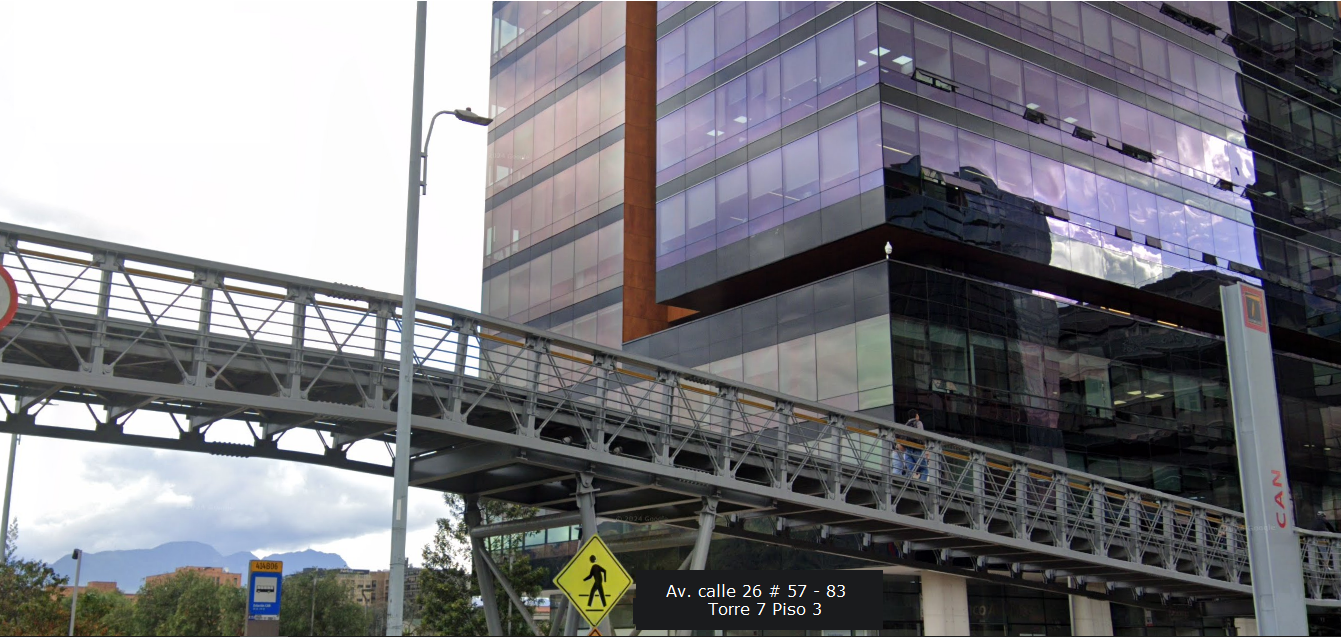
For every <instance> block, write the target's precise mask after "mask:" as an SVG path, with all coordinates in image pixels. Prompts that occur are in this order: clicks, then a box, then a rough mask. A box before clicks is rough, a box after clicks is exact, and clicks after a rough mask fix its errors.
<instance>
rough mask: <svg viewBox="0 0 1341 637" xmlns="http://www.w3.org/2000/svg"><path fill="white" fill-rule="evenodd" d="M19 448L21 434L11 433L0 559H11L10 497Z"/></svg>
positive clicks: (0, 532)
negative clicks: (15, 456)
mask: <svg viewBox="0 0 1341 637" xmlns="http://www.w3.org/2000/svg"><path fill="white" fill-rule="evenodd" d="M18 450H19V435H18V434H10V435H9V470H8V471H7V472H6V473H5V512H4V516H3V517H4V519H5V520H4V523H5V528H3V529H0V560H8V559H9V497H10V495H11V494H13V493H14V454H15V453H16V452H17V451H18Z"/></svg>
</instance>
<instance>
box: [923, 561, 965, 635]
mask: <svg viewBox="0 0 1341 637" xmlns="http://www.w3.org/2000/svg"><path fill="white" fill-rule="evenodd" d="M922 634H923V635H967V634H969V607H968V580H965V579H964V578H962V577H956V576H954V575H944V574H941V573H934V572H931V571H922Z"/></svg>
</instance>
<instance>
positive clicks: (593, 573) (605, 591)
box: [554, 535, 633, 627]
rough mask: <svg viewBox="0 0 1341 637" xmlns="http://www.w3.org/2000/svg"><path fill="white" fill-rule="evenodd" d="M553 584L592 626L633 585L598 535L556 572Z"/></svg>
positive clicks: (631, 579) (626, 572)
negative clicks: (557, 573) (556, 575)
mask: <svg viewBox="0 0 1341 637" xmlns="http://www.w3.org/2000/svg"><path fill="white" fill-rule="evenodd" d="M554 585H555V586H557V587H558V588H559V590H561V591H563V594H564V595H567V596H568V606H569V608H572V609H575V610H576V611H577V612H579V613H581V614H582V618H583V619H585V620H587V623H588V624H589V625H591V626H592V627H595V626H598V625H600V623H601V620H602V619H605V616H606V615H608V614H610V609H612V608H614V607H615V604H616V603H618V602H619V598H620V597H623V595H624V593H625V592H627V591H628V590H629V587H630V586H632V585H633V578H632V577H629V573H628V571H625V570H624V567H623V566H622V565H620V563H619V560H617V559H615V554H614V553H611V552H610V547H608V546H606V545H605V542H603V541H602V540H601V536H599V535H593V536H591V539H590V540H587V541H586V542H585V543H583V544H582V548H580V549H578V550H577V555H574V556H573V559H572V560H570V561H569V562H568V564H567V565H566V566H564V567H563V570H562V571H559V575H558V577H555V578H554Z"/></svg>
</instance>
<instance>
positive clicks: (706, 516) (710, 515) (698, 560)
mask: <svg viewBox="0 0 1341 637" xmlns="http://www.w3.org/2000/svg"><path fill="white" fill-rule="evenodd" d="M716 527H717V498H703V509H702V510H700V511H699V512H698V537H697V538H696V539H695V540H694V552H693V554H692V555H691V558H690V563H689V570H691V571H701V570H703V569H705V568H707V567H708V547H709V546H711V544H712V530H713V529H714V528H716Z"/></svg>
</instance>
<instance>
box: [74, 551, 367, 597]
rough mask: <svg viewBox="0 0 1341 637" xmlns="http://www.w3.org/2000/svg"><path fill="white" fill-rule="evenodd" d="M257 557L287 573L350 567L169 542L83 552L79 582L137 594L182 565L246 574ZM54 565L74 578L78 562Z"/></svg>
mask: <svg viewBox="0 0 1341 637" xmlns="http://www.w3.org/2000/svg"><path fill="white" fill-rule="evenodd" d="M255 559H266V560H276V561H282V562H284V574H285V575H288V574H290V573H297V572H299V571H301V570H303V569H305V568H310V567H316V568H348V565H347V564H345V560H344V558H342V557H340V556H339V555H336V554H335V553H322V552H321V551H313V550H306V551H297V552H293V553H275V554H273V555H267V556H265V557H264V558H258V557H256V556H255V555H253V554H251V553H245V552H244V553H234V554H232V555H223V554H221V553H219V552H218V551H216V550H215V549H214V547H212V546H210V545H208V544H202V543H200V542H169V543H167V544H164V545H162V546H159V547H156V548H152V549H132V550H127V551H102V552H100V553H84V565H83V567H82V568H81V569H80V571H79V583H80V584H81V585H82V584H85V583H87V582H116V585H117V588H120V589H121V590H122V592H126V593H134V592H136V591H138V590H139V589H140V586H141V585H142V584H144V578H146V577H148V576H150V575H157V574H159V573H171V572H172V571H174V570H176V569H177V567H179V566H221V567H223V568H225V569H227V570H228V572H229V573H246V572H247V562H249V561H251V560H255ZM51 567H52V568H53V569H55V571H56V574H57V575H64V576H66V577H68V578H70V580H71V581H74V571H75V563H74V560H73V559H70V556H69V555H66V556H64V557H62V558H61V559H59V560H57V561H56V563H55V564H52V565H51Z"/></svg>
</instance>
